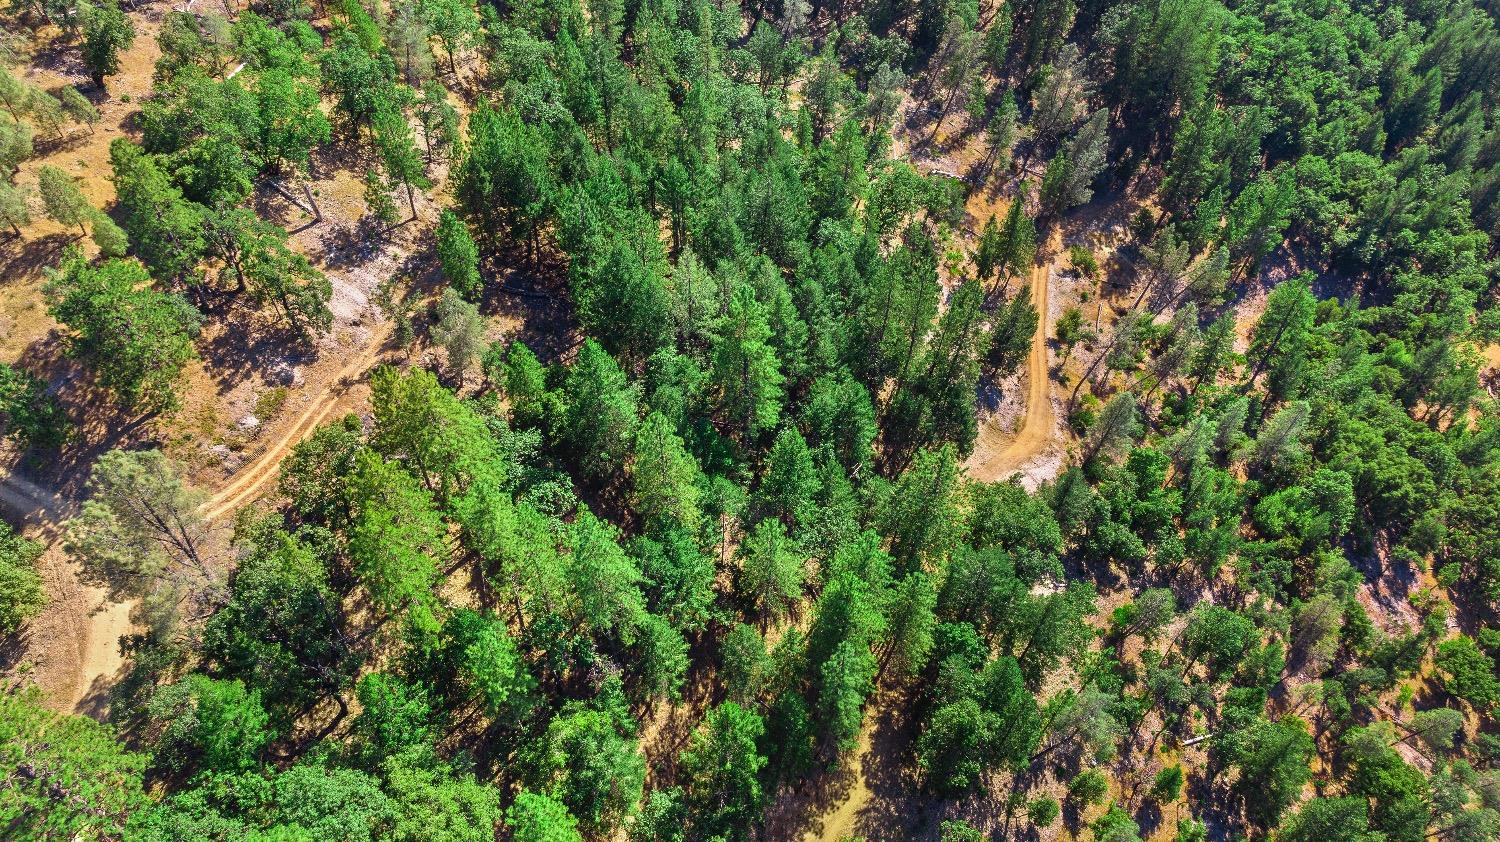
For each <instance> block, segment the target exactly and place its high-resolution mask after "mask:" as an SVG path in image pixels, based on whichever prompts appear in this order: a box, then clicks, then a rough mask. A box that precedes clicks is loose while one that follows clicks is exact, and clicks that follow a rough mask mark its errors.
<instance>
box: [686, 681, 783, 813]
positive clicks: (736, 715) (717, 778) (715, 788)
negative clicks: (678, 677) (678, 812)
mask: <svg viewBox="0 0 1500 842" xmlns="http://www.w3.org/2000/svg"><path fill="white" fill-rule="evenodd" d="M764 732H765V725H764V723H763V722H762V721H761V718H760V717H759V716H756V715H755V714H754V713H752V712H750V711H748V710H745V709H744V708H742V707H740V706H739V705H737V704H735V703H734V702H724V703H723V704H721V705H719V706H718V707H715V708H713V709H712V710H710V711H709V712H708V714H707V715H706V716H705V717H704V719H703V722H702V723H700V724H699V725H698V728H697V730H695V731H694V732H693V736H692V738H691V739H690V740H689V741H688V746H687V748H686V749H685V750H684V751H683V752H682V755H681V757H680V758H679V760H678V764H679V765H678V768H679V773H678V774H679V780H680V781H682V783H683V790H684V800H685V803H686V804H687V807H688V810H689V812H688V816H689V825H688V826H689V831H690V832H691V834H692V835H693V836H694V837H695V838H702V839H710V838H715V837H718V838H722V839H725V840H744V839H747V838H749V836H750V831H751V827H752V826H753V825H754V824H755V823H756V821H757V819H758V817H759V814H760V808H761V797H762V793H761V786H760V778H759V776H760V771H761V768H762V767H763V766H765V763H766V759H765V758H764V757H762V756H761V754H760V752H759V750H758V749H757V748H756V744H757V743H758V742H759V741H760V738H761V736H762V734H763V733H764Z"/></svg>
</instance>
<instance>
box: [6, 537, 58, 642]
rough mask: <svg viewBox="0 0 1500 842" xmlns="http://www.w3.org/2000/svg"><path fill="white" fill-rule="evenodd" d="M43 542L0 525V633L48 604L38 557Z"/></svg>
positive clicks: (17, 627)
mask: <svg viewBox="0 0 1500 842" xmlns="http://www.w3.org/2000/svg"><path fill="white" fill-rule="evenodd" d="M42 549H43V547H42V545H41V544H39V543H37V542H36V541H32V540H29V539H27V538H24V537H22V536H20V535H18V534H16V532H15V531H14V530H12V529H11V528H10V526H9V525H6V524H0V634H4V635H8V634H11V633H12V632H15V631H16V630H17V629H19V628H21V626H22V624H24V623H25V622H26V621H27V620H30V619H31V618H32V617H35V616H36V615H37V614H38V613H39V612H40V611H41V610H42V607H43V606H45V605H46V604H47V593H46V591H44V590H43V589H42V577H41V575H40V574H39V573H37V568H36V563H37V559H39V558H41V555H42Z"/></svg>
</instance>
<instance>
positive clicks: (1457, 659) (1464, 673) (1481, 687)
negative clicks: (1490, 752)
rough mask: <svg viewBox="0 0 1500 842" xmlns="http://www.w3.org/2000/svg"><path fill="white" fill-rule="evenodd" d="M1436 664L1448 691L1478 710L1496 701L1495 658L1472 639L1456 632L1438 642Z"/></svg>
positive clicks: (1499, 691) (1499, 697)
mask: <svg viewBox="0 0 1500 842" xmlns="http://www.w3.org/2000/svg"><path fill="white" fill-rule="evenodd" d="M1436 664H1437V667H1438V669H1440V670H1442V671H1443V673H1445V675H1444V678H1443V684H1444V686H1445V687H1446V688H1447V689H1448V692H1450V693H1452V694H1453V695H1455V696H1457V697H1459V698H1460V699H1463V700H1464V701H1466V702H1468V703H1469V704H1470V705H1473V706H1474V707H1475V708H1477V709H1479V710H1485V711H1487V710H1489V709H1490V708H1492V707H1494V706H1495V705H1496V704H1497V703H1500V679H1497V678H1496V677H1495V659H1494V658H1492V657H1490V656H1489V655H1487V654H1485V653H1484V652H1481V651H1480V650H1479V647H1477V646H1475V645H1474V639H1473V638H1471V637H1467V636H1465V635H1459V636H1458V637H1455V638H1453V639H1452V640H1448V641H1444V642H1443V643H1442V644H1441V645H1439V646H1438V650H1437V658H1436Z"/></svg>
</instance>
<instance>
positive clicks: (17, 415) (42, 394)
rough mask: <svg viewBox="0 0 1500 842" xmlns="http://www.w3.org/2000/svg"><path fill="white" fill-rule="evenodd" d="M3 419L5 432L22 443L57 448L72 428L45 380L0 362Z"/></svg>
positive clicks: (0, 416) (50, 448)
mask: <svg viewBox="0 0 1500 842" xmlns="http://www.w3.org/2000/svg"><path fill="white" fill-rule="evenodd" d="M0 422H3V424H4V428H5V434H6V436H8V437H9V438H11V439H13V440H15V441H16V442H17V443H19V444H21V445H23V446H35V447H39V448H42V449H44V450H55V449H57V448H59V447H61V446H62V445H63V443H64V442H66V441H67V439H68V436H69V434H70V433H71V429H70V427H69V423H68V416H67V413H66V412H65V411H64V410H63V408H62V404H61V403H60V402H59V401H58V399H57V397H56V396H55V395H53V394H51V393H49V392H48V390H47V383H46V381H44V380H42V379H41V378H38V377H35V376H33V375H31V374H29V373H27V372H25V371H23V370H21V369H19V368H15V367H13V366H9V365H6V364H4V363H0Z"/></svg>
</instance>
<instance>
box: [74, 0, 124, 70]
mask: <svg viewBox="0 0 1500 842" xmlns="http://www.w3.org/2000/svg"><path fill="white" fill-rule="evenodd" d="M79 17H80V18H81V19H82V21H83V66H84V67H86V68H88V71H89V78H91V79H93V80H94V84H95V85H98V86H100V87H103V86H104V77H106V76H113V75H115V74H116V73H118V72H120V52H121V51H123V50H128V49H130V46H131V45H132V44H134V43H135V24H133V23H132V22H131V20H130V18H129V17H127V16H126V15H125V13H124V12H123V11H121V10H120V4H119V3H118V2H116V0H97V2H93V3H87V4H84V5H83V6H82V7H81V9H80V12H79Z"/></svg>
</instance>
